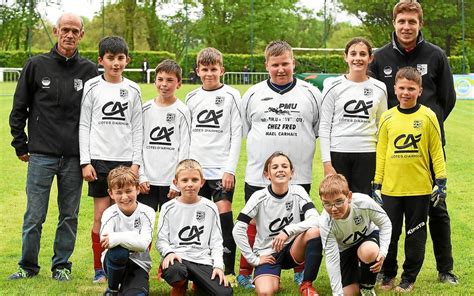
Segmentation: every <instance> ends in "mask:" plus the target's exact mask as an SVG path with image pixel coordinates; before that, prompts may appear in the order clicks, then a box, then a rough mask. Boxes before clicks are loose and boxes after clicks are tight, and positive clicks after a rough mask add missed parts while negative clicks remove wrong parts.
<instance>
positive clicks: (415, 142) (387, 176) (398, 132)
mask: <svg viewBox="0 0 474 296" xmlns="http://www.w3.org/2000/svg"><path fill="white" fill-rule="evenodd" d="M430 163H432V164H433V168H434V172H435V177H436V179H439V178H446V164H445V161H444V155H443V148H442V145H441V133H440V128H439V124H438V120H437V119H436V115H435V113H434V112H433V111H431V109H429V108H427V107H425V106H423V105H417V106H416V107H414V108H411V109H399V107H398V106H397V107H393V108H391V109H390V110H387V111H386V112H384V113H383V114H382V117H381V119H380V124H379V135H378V143H377V165H376V170H375V178H374V182H375V183H378V184H382V194H385V195H389V196H414V195H425V194H430V193H431V191H432V183H433V180H432V177H431V171H430Z"/></svg>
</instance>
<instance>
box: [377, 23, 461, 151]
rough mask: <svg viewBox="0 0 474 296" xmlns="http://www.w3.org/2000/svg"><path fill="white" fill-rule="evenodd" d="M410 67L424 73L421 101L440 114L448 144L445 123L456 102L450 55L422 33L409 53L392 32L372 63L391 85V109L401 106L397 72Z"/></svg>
mask: <svg viewBox="0 0 474 296" xmlns="http://www.w3.org/2000/svg"><path fill="white" fill-rule="evenodd" d="M406 66H411V67H414V68H416V69H418V70H419V71H420V72H421V73H422V86H423V91H422V93H421V97H420V98H418V102H419V103H421V104H422V105H424V106H427V107H429V108H430V109H431V110H433V112H434V113H435V114H436V117H437V118H438V122H439V126H440V127H441V134H442V135H441V136H442V142H443V146H444V144H445V137H444V127H443V122H444V121H445V120H446V118H447V117H448V115H449V113H450V112H451V110H453V108H454V104H455V103H456V92H455V91H454V84H453V74H452V73H451V68H450V67H449V63H448V58H447V57H446V54H445V53H444V51H443V50H442V49H441V48H439V47H438V46H436V45H434V44H432V43H429V42H427V41H425V40H424V39H423V35H422V33H421V32H420V33H419V35H418V40H417V44H416V46H415V48H414V49H413V50H411V51H409V52H406V51H405V49H404V48H403V47H402V46H401V45H400V44H399V43H398V41H397V39H396V35H395V33H392V41H391V42H390V43H388V44H386V45H385V46H383V47H381V48H380V49H378V50H376V51H375V53H374V61H373V62H372V63H371V64H370V65H369V70H370V71H371V72H372V74H373V76H374V77H375V78H376V79H378V80H380V81H383V82H384V83H385V85H386V86H387V92H388V108H389V109H390V108H392V107H394V106H396V105H398V100H397V96H396V95H395V91H394V88H393V86H394V85H395V75H396V74H397V70H398V69H399V68H402V67H406Z"/></svg>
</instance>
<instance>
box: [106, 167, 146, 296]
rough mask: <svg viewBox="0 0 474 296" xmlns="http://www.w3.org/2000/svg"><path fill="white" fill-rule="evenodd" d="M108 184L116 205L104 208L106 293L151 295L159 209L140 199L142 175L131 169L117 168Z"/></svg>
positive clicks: (111, 173) (110, 174) (109, 178)
mask: <svg viewBox="0 0 474 296" xmlns="http://www.w3.org/2000/svg"><path fill="white" fill-rule="evenodd" d="M107 183H108V186H109V190H108V192H109V195H110V197H111V198H112V199H113V200H114V201H115V204H114V205H112V206H111V207H109V208H108V209H106V210H105V211H104V214H103V215H102V227H101V230H100V243H101V245H102V248H104V249H105V250H106V251H105V256H102V258H103V263H102V264H103V266H104V270H105V273H106V274H107V277H108V288H107V290H106V291H105V293H104V295H118V293H119V292H120V294H121V295H148V292H149V283H148V273H149V272H150V268H151V258H150V253H149V251H148V247H149V246H150V244H151V241H152V239H153V227H154V225H155V211H154V210H153V209H152V208H150V207H149V206H146V205H144V204H141V203H139V202H137V195H138V178H137V176H136V174H135V173H134V172H133V171H132V169H131V168H128V167H124V166H120V167H118V168H115V169H113V170H112V171H110V173H109V176H108V177H107Z"/></svg>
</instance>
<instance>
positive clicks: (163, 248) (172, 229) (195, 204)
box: [156, 159, 233, 296]
mask: <svg viewBox="0 0 474 296" xmlns="http://www.w3.org/2000/svg"><path fill="white" fill-rule="evenodd" d="M173 183H174V184H175V185H176V186H177V187H178V189H179V190H180V191H181V195H180V196H178V197H176V198H175V199H172V200H171V201H169V202H167V203H166V204H164V205H163V208H162V209H161V211H160V217H159V219H158V233H157V240H156V248H157V250H158V252H159V253H160V254H161V257H162V263H161V268H162V269H163V273H162V278H163V279H165V281H166V282H167V283H168V284H170V285H171V286H172V288H171V295H172V296H178V295H186V288H187V286H188V280H192V281H193V283H194V284H195V285H196V287H197V288H198V289H199V290H202V291H203V292H204V293H205V295H219V296H220V295H232V294H233V291H232V288H231V287H228V286H227V279H226V277H225V276H224V262H223V260H222V253H223V247H222V241H223V240H222V231H221V225H220V219H219V213H218V210H217V206H216V205H215V204H214V203H213V202H212V201H210V200H208V199H206V198H203V197H201V196H199V195H198V192H199V190H200V189H201V187H202V186H203V185H204V183H205V180H204V176H203V169H202V168H201V166H200V164H199V163H198V162H197V161H195V160H193V159H185V160H182V161H181V162H180V163H179V164H178V166H177V167H176V175H175V178H174V180H173Z"/></svg>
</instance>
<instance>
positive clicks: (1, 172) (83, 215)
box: [0, 83, 474, 295]
mask: <svg viewBox="0 0 474 296" xmlns="http://www.w3.org/2000/svg"><path fill="white" fill-rule="evenodd" d="M141 86H142V92H143V98H144V100H148V99H151V98H152V97H154V95H155V90H154V88H153V86H152V85H141ZM14 87H15V84H14V83H0V137H1V138H2V139H3V140H2V142H1V144H0V157H1V166H0V192H1V193H0V209H1V215H0V254H1V256H0V295H77V294H80V295H100V294H101V293H103V291H104V290H105V285H94V284H92V281H91V278H92V274H93V271H92V252H91V247H90V245H91V242H90V228H91V225H92V217H93V216H92V200H91V199H90V198H89V197H87V195H86V193H85V192H86V191H85V189H86V188H87V185H86V184H85V186H84V187H83V188H84V190H83V199H82V201H81V209H80V216H79V229H78V237H77V243H76V249H75V252H74V254H73V256H72V258H71V261H72V262H73V264H74V265H73V280H72V281H71V282H67V283H59V282H57V281H54V280H52V279H51V273H50V271H49V269H50V264H51V256H52V245H53V240H54V231H55V228H56V223H57V217H58V211H57V206H56V190H55V189H53V190H52V193H51V196H52V198H51V199H50V207H49V213H48V217H47V220H46V222H45V223H44V227H43V236H42V241H41V252H40V258H39V262H40V266H41V267H42V269H41V271H40V273H39V275H38V276H37V277H35V278H33V279H28V280H20V281H8V280H6V278H7V277H8V276H9V275H10V274H11V273H12V272H14V271H15V270H16V268H17V262H18V260H19V258H20V253H21V227H22V222H23V214H24V210H25V204H26V196H25V190H24V188H25V177H26V167H27V165H26V164H25V163H22V162H21V161H19V160H18V159H17V158H16V156H15V152H14V150H13V148H12V147H11V146H10V141H11V136H10V131H9V126H8V116H9V112H10V110H11V105H12V96H11V95H5V94H13V92H14ZM196 87H197V86H196V85H194V86H192V85H184V86H183V87H182V88H181V89H180V90H179V93H178V97H180V98H184V95H185V94H186V93H187V92H188V91H190V90H191V89H193V88H196ZM237 88H239V90H240V91H241V92H243V91H245V89H247V87H245V86H237ZM473 116H474V101H472V102H471V101H458V102H457V105H456V108H455V109H454V111H453V113H452V114H451V115H450V117H449V119H448V121H447V122H446V134H447V143H448V145H447V146H446V153H447V159H448V165H447V166H448V180H449V182H448V206H449V211H450V215H451V223H452V242H453V252H454V261H455V272H456V274H457V275H458V276H459V278H460V284H459V285H457V286H447V285H445V284H441V283H439V282H438V281H437V271H436V264H435V260H434V257H433V250H432V246H431V240H430V239H428V243H427V249H426V250H427V252H426V257H425V262H424V265H423V268H422V270H421V273H420V275H419V277H418V280H417V282H416V285H415V290H414V291H413V292H412V293H411V294H412V295H473V294H474V254H473V253H474V252H473V249H474V239H473V237H474V226H473V224H471V223H470V221H472V220H471V219H473V220H474V214H473V213H474V203H473V202H472V197H471V195H470V194H472V193H471V192H470V189H471V186H472V185H473V184H474V178H473V173H474V170H473V168H474V153H473V151H474V132H473V128H474V118H473ZM245 163H246V152H245V146H244V145H243V146H242V151H241V158H240V162H239V168H238V172H237V188H236V194H235V196H234V215H236V214H237V213H238V211H239V210H240V209H241V208H242V207H243V204H244V202H243V200H244V199H243V180H244V176H243V173H244V168H245ZM313 171H314V173H313V175H314V179H313V189H312V194H311V196H312V198H313V201H314V202H315V204H316V206H317V208H318V211H321V204H320V202H319V201H318V199H319V197H318V196H317V194H316V188H317V185H318V183H319V181H320V180H321V175H322V165H321V163H320V157H319V150H318V151H316V155H315V159H314V170H313ZM402 241H403V240H402ZM400 247H402V243H401V244H400ZM469 250H471V251H469ZM151 254H152V257H153V262H154V267H153V270H152V272H151V277H150V278H151V279H152V280H151V283H150V285H151V293H152V295H167V294H169V287H168V285H167V284H166V283H164V282H158V281H157V280H156V267H157V266H158V264H159V255H158V253H157V252H156V250H155V249H154V248H153V251H152V253H151ZM402 256H403V250H402V248H400V252H399V259H401V258H403V257H402ZM237 264H238V260H237ZM236 270H237V268H236ZM315 285H316V287H317V289H318V291H319V292H320V293H321V294H322V295H330V293H331V289H330V286H329V282H328V277H327V273H326V269H325V266H324V264H323V266H322V267H321V269H320V272H319V276H318V279H317V282H316V284H315ZM282 286H283V289H282V290H281V291H280V293H279V295H296V294H297V287H296V285H295V284H294V283H293V281H292V272H290V271H286V272H284V273H283V278H282ZM235 294H236V295H252V294H253V292H248V291H244V290H241V289H236V290H235ZM390 294H391V293H383V292H380V295H390Z"/></svg>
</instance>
